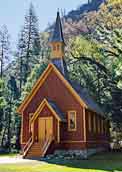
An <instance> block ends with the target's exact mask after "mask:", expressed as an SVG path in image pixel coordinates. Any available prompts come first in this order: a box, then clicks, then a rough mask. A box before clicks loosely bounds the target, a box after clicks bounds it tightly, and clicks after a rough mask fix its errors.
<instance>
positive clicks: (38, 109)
mask: <svg viewBox="0 0 122 172" xmlns="http://www.w3.org/2000/svg"><path fill="white" fill-rule="evenodd" d="M45 105H47V107H48V108H49V109H50V110H51V112H52V113H53V114H54V116H55V117H56V119H57V120H58V121H62V119H61V118H60V117H59V115H58V114H57V113H56V112H55V111H54V110H53V108H52V107H51V106H50V104H49V103H48V101H47V100H46V99H44V100H43V101H42V102H41V104H40V105H39V106H38V108H37V110H36V111H35V113H34V114H33V117H32V118H31V121H30V122H31V123H33V122H34V121H35V120H36V118H37V117H38V116H39V113H40V112H41V111H42V109H43V108H44V106H45Z"/></svg>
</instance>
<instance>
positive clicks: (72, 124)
mask: <svg viewBox="0 0 122 172" xmlns="http://www.w3.org/2000/svg"><path fill="white" fill-rule="evenodd" d="M68 131H76V111H68Z"/></svg>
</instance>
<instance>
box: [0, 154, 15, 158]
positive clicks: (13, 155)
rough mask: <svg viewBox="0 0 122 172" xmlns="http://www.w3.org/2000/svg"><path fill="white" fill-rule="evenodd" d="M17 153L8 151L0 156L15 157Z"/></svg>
mask: <svg viewBox="0 0 122 172" xmlns="http://www.w3.org/2000/svg"><path fill="white" fill-rule="evenodd" d="M16 155H17V154H16V153H9V154H7V153H5V154H0V157H6V156H7V157H15V156H16Z"/></svg>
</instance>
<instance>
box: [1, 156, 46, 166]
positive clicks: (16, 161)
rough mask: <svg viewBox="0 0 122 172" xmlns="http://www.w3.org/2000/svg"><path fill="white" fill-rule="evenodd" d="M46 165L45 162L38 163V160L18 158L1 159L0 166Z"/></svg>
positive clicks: (6, 157) (7, 157)
mask: <svg viewBox="0 0 122 172" xmlns="http://www.w3.org/2000/svg"><path fill="white" fill-rule="evenodd" d="M25 163H26V164H32V163H34V164H35V163H37V164H44V163H45V162H41V161H37V160H28V159H22V157H20V156H16V157H9V156H5V157H0V164H25Z"/></svg>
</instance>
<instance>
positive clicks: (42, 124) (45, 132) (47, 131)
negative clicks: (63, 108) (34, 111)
mask: <svg viewBox="0 0 122 172" xmlns="http://www.w3.org/2000/svg"><path fill="white" fill-rule="evenodd" d="M52 134H53V118H52V117H41V118H39V121H38V140H39V142H41V143H43V142H45V141H46V140H47V139H49V137H50V136H52Z"/></svg>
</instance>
